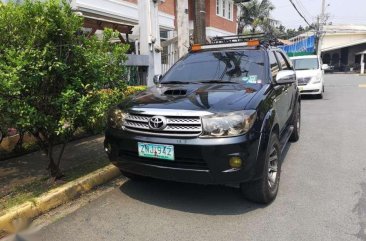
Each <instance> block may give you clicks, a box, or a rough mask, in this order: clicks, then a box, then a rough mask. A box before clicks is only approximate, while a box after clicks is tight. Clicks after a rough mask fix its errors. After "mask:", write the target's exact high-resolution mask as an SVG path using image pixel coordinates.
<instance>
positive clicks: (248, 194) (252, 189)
mask: <svg viewBox="0 0 366 241" xmlns="http://www.w3.org/2000/svg"><path fill="white" fill-rule="evenodd" d="M264 165H265V166H264V173H263V176H262V178H261V179H259V180H258V181H255V182H250V183H242V184H241V185H240V190H241V192H242V194H243V195H244V197H245V198H247V199H248V200H251V201H253V202H256V203H261V204H268V203H270V202H272V201H273V200H274V199H275V198H276V196H277V192H278V188H279V183H280V175H281V161H280V143H279V140H278V137H277V135H276V134H272V135H271V137H270V139H269V143H268V148H267V153H266V159H265V161H264Z"/></svg>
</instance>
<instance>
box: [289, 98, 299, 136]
mask: <svg viewBox="0 0 366 241" xmlns="http://www.w3.org/2000/svg"><path fill="white" fill-rule="evenodd" d="M291 125H292V126H293V127H294V130H293V132H292V134H291V136H290V139H289V141H291V142H297V141H298V140H299V139H300V130H301V106H300V103H297V105H296V109H295V113H294V116H293V118H292V122H291Z"/></svg>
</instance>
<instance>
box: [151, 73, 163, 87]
mask: <svg viewBox="0 0 366 241" xmlns="http://www.w3.org/2000/svg"><path fill="white" fill-rule="evenodd" d="M162 77H163V76H162V75H161V74H158V75H155V76H154V78H153V82H154V84H155V85H158V84H160V80H161V78H162Z"/></svg>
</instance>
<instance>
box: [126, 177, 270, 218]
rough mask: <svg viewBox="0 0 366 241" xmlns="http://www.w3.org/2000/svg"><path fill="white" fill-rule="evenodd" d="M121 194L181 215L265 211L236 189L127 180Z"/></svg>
mask: <svg viewBox="0 0 366 241" xmlns="http://www.w3.org/2000/svg"><path fill="white" fill-rule="evenodd" d="M120 190H121V192H123V193H124V194H126V195H127V196H129V197H131V198H133V199H136V200H138V201H141V202H144V203H147V204H151V205H155V206H159V207H163V208H168V209H174V210H178V211H182V212H190V213H200V214H206V215H239V214H243V213H247V212H250V211H253V210H255V209H258V208H265V207H266V206H264V205H258V204H255V203H251V202H248V201H246V200H245V199H244V198H243V197H242V196H241V195H240V192H239V189H238V188H234V187H229V186H214V185H208V186H204V185H197V184H187V183H176V182H168V181H160V180H153V179H151V180H148V181H142V182H137V181H131V180H130V181H127V182H125V183H124V184H123V185H122V186H121V187H120Z"/></svg>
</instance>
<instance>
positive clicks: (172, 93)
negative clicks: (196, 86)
mask: <svg viewBox="0 0 366 241" xmlns="http://www.w3.org/2000/svg"><path fill="white" fill-rule="evenodd" d="M164 95H166V96H184V95H187V90H184V89H171V90H167V91H165V92H164Z"/></svg>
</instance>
